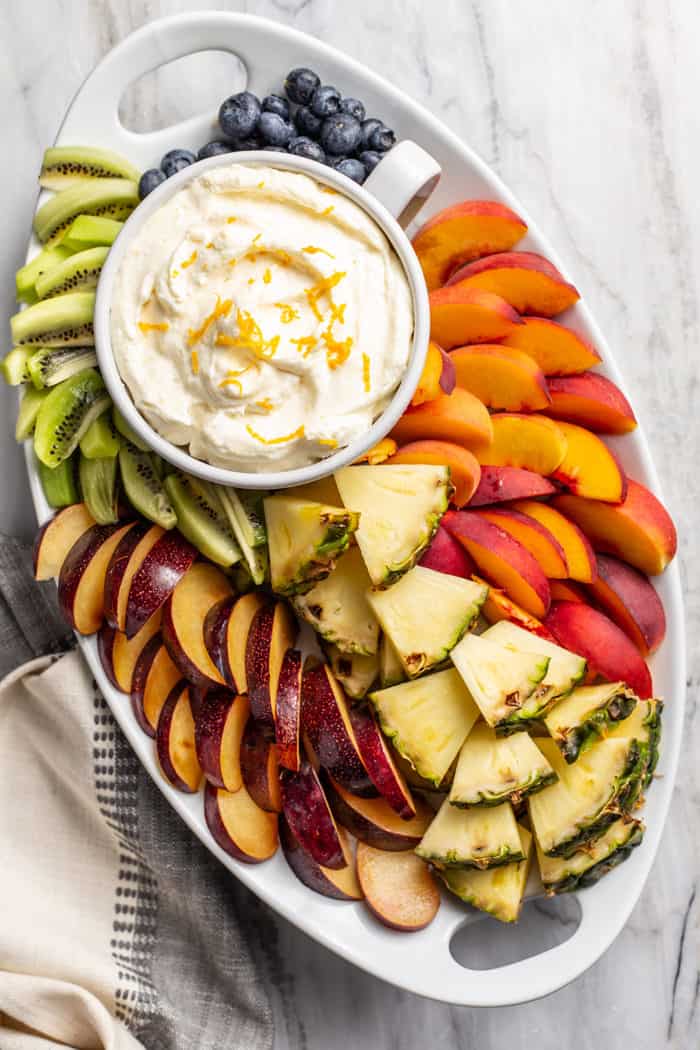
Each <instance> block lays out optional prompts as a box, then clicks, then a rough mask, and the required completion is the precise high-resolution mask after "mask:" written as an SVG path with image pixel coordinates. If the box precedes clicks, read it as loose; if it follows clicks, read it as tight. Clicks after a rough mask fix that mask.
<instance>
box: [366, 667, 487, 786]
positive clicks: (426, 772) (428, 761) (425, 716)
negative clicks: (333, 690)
mask: <svg viewBox="0 0 700 1050" xmlns="http://www.w3.org/2000/svg"><path fill="white" fill-rule="evenodd" d="M369 698H370V700H371V701H372V703H373V705H374V707H375V709H376V711H377V716H378V718H379V723H380V725H381V727H382V729H383V731H384V733H385V734H386V736H388V737H389V739H390V740H391V742H392V743H393V745H394V747H395V748H396V750H397V751H398V752H399V754H401V755H403V757H404V758H406V759H407V760H408V761H409V762H410V763H411V765H412V766H413V768H414V769H415V771H416V772H417V773H418V774H419V775H420V776H421V777H423V778H424V779H425V780H428V781H430V783H431V784H434V785H435V786H437V785H438V784H439V783H440V782H441V781H442V779H443V778H444V776H445V774H446V773H447V771H448V770H449V768H450V766H451V765H452V761H453V759H454V758H455V757H456V755H457V752H458V751H459V749H460V748H461V746H462V744H463V743H464V741H465V740H466V738H467V735H468V733H469V732H470V731H471V729H472V726H473V725H474V723H475V722H476V720H477V718H478V717H479V709H478V708H477V706H476V704H475V703H474V701H473V700H472V698H471V696H470V695H469V693H468V691H467V689H466V688H465V686H464V683H463V682H462V680H461V678H460V677H459V675H458V674H457V672H456V671H455V670H453V669H452V668H450V669H449V670H447V671H438V672H437V674H431V675H426V677H425V678H418V679H415V680H414V681H412V682H402V683H401V684H400V685H394V686H391V687H390V688H388V689H379V690H377V691H376V692H372V693H370V694H369Z"/></svg>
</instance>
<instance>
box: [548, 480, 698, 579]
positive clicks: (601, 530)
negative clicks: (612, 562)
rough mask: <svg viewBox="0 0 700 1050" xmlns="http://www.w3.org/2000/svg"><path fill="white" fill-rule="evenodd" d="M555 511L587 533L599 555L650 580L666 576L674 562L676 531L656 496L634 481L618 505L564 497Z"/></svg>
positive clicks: (556, 504) (579, 497)
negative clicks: (613, 558)
mask: <svg viewBox="0 0 700 1050" xmlns="http://www.w3.org/2000/svg"><path fill="white" fill-rule="evenodd" d="M554 505H555V507H556V508H557V509H558V510H560V511H561V512H562V514H565V515H566V517H567V518H570V519H571V521H573V522H575V523H576V524H577V525H578V526H579V527H580V528H581V529H582V530H583V532H585V534H586V536H587V537H588V539H589V540H590V541H591V543H592V544H593V546H594V547H595V549H596V550H597V551H603V552H604V553H606V554H614V555H615V556H616V557H618V558H621V559H622V560H623V561H626V562H628V563H629V564H630V565H633V566H634V567H635V568H636V569H639V570H640V571H641V572H645V573H646V574H647V576H657V575H658V574H659V573H661V572H663V571H664V569H665V568H666V566H667V565H668V563H669V562H670V561H671V560H672V559H673V558H674V556H675V554H676V548H677V543H678V540H677V536H676V529H675V526H674V524H673V521H672V520H671V517H670V515H669V513H668V511H667V510H666V508H665V507H664V505H663V504H662V503H661V502H660V500H658V499H657V498H656V496H655V495H654V493H653V492H650V491H649V489H647V488H645V486H644V485H640V484H639V482H637V481H632V480H631V479H630V480H628V482H627V495H626V497H625V500H624V502H622V503H618V504H610V503H603V502H601V501H600V500H591V499H584V498H583V497H581V496H574V495H570V494H568V493H563V494H562V495H561V496H557V497H556V499H555V500H554Z"/></svg>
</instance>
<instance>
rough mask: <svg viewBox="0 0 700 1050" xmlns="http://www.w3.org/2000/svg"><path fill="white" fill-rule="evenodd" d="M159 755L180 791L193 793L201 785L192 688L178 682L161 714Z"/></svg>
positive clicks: (172, 781) (157, 749)
mask: <svg viewBox="0 0 700 1050" xmlns="http://www.w3.org/2000/svg"><path fill="white" fill-rule="evenodd" d="M156 752H157V755H158V761H159V763H160V768H161V770H162V771H163V774H164V776H165V778H166V780H168V781H169V782H170V783H171V784H172V786H173V787H175V788H177V789H178V791H185V792H187V793H189V794H194V792H195V791H198V790H199V785H200V784H201V782H202V768H201V766H200V764H199V759H198V758H197V749H196V747H195V741H194V716H193V714H192V705H191V702H190V686H189V685H188V683H187V682H184V683H183V682H179V683H178V684H177V685H176V686H175V687H174V688H173V689H172V690H171V692H170V694H169V696H168V698H167V699H166V701H165V703H164V704H163V707H162V709H161V712H160V716H159V718H158V726H157V728H156Z"/></svg>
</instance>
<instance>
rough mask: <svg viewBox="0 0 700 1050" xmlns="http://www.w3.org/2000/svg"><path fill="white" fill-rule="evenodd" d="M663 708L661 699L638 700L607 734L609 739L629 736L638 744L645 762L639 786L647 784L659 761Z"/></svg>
mask: <svg viewBox="0 0 700 1050" xmlns="http://www.w3.org/2000/svg"><path fill="white" fill-rule="evenodd" d="M663 709H664V705H663V701H662V700H638V701H637V704H636V706H635V708H634V710H633V711H632V713H631V714H630V716H629V718H626V719H625V720H624V721H623V722H617V723H616V724H615V726H614V727H613V728H612V729H610V730H609V732H608V734H607V738H608V739H609V740H616V739H622V740H625V739H630V738H631V739H633V740H636V741H637V743H638V744H639V747H640V749H641V751H642V753H643V756H644V763H645V766H644V777H643V779H642V782H641V788H646V787H648V786H649V784H650V783H651V780H652V777H653V776H654V770H655V769H656V764H657V762H658V761H659V745H660V743H661V715H662V712H663ZM641 788H640V790H641Z"/></svg>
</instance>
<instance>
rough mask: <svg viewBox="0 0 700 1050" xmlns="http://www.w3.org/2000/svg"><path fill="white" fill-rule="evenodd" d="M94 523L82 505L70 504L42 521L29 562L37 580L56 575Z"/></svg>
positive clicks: (47, 578) (48, 578)
mask: <svg viewBox="0 0 700 1050" xmlns="http://www.w3.org/2000/svg"><path fill="white" fill-rule="evenodd" d="M94 524H95V519H94V518H93V516H92V514H91V513H90V511H89V510H88V509H87V507H86V506H85V504H84V503H73V504H71V506H70V507H63V508H62V509H61V510H58V511H56V513H55V514H54V516H53V517H52V518H49V520H48V521H45V522H44V524H43V525H42V526H41V528H40V529H39V531H38V533H37V534H36V538H35V540H34V547H33V550H32V563H33V570H34V578H35V579H36V580H50V579H51V578H52V577H54V576H58V574H59V572H60V571H61V566H62V565H63V562H64V561H65V559H66V556H67V554H68V552H69V550H70V549H71V547H72V546H73V544H74V543H76V542H77V540H79V539H80V537H81V536H82V535H83V534H84V533H85V532H87V530H88V529H89V528H91V527H92V526H93V525H94Z"/></svg>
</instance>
